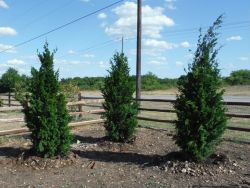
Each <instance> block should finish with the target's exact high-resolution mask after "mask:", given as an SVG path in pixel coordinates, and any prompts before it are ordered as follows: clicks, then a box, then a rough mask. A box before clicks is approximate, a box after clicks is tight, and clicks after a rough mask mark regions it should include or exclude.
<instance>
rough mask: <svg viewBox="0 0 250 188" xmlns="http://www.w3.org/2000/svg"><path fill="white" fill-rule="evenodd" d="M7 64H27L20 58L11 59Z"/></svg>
mask: <svg viewBox="0 0 250 188" xmlns="http://www.w3.org/2000/svg"><path fill="white" fill-rule="evenodd" d="M7 64H8V65H13V66H19V65H25V62H24V61H23V60H20V59H11V60H8V61H7Z"/></svg>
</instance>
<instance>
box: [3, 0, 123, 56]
mask: <svg viewBox="0 0 250 188" xmlns="http://www.w3.org/2000/svg"><path fill="white" fill-rule="evenodd" d="M123 1H124V0H119V1H116V2H114V3H112V4H109V5H107V6H105V7H103V8H100V9H98V10H96V11H93V12H91V13H89V14H86V15H84V16H81V17H79V18H77V19H75V20H72V21H70V22H68V23H66V24H63V25H61V26H58V27H56V28H54V29H51V30H49V31H47V32H45V33H42V34H40V35H38V36H36V37H33V38H31V39H29V40H26V41H24V42H21V43H19V44H15V45H13V46H12V47H11V48H7V49H5V50H2V51H0V53H3V52H6V51H8V50H11V49H13V48H16V47H19V46H22V45H24V44H27V43H29V42H31V41H33V40H36V39H38V38H41V37H43V36H46V35H48V34H50V33H52V32H55V31H58V30H60V29H63V28H65V27H67V26H69V25H71V24H73V23H76V22H78V21H80V20H82V19H84V18H87V17H89V16H92V15H94V14H96V13H98V12H101V11H103V10H105V9H108V8H110V7H112V6H114V5H116V4H119V3H121V2H123Z"/></svg>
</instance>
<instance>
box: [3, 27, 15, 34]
mask: <svg viewBox="0 0 250 188" xmlns="http://www.w3.org/2000/svg"><path fill="white" fill-rule="evenodd" d="M4 35H6V36H15V35H17V32H16V30H15V29H13V28H11V27H0V36H4Z"/></svg>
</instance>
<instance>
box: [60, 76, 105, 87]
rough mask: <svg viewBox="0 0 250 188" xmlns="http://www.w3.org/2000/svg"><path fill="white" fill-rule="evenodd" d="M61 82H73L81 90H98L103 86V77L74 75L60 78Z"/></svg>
mask: <svg viewBox="0 0 250 188" xmlns="http://www.w3.org/2000/svg"><path fill="white" fill-rule="evenodd" d="M61 82H62V84H68V83H74V84H76V86H78V87H79V88H80V89H81V90H99V89H100V88H101V87H102V86H103V82H104V78H103V77H84V78H80V77H75V78H67V79H62V81H61Z"/></svg>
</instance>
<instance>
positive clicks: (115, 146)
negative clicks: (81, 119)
mask: <svg viewBox="0 0 250 188" xmlns="http://www.w3.org/2000/svg"><path fill="white" fill-rule="evenodd" d="M172 136H173V132H171V131H168V130H166V131H163V130H152V129H146V128H138V132H137V137H136V139H135V141H134V142H133V143H125V144H121V143H114V142H111V141H109V140H107V138H106V137H105V131H104V129H103V127H101V126H91V127H86V128H84V129H82V130H78V131H77V132H75V139H76V142H75V143H74V144H72V148H71V151H70V152H69V154H68V155H67V156H65V157H54V158H52V159H43V158H40V157H37V156H34V155H32V153H31V152H30V147H31V142H30V140H29V139H23V138H22V139H18V138H16V139H12V140H11V141H8V142H6V143H3V144H2V145H1V146H0V168H1V170H0V187H214V186H221V187H250V166H249V157H250V144H247V143H245V144H244V143H235V142H232V141H224V142H223V143H222V144H221V145H220V146H219V148H218V149H217V151H216V152H215V154H214V155H212V156H211V157H210V158H209V159H208V160H207V161H205V162H203V163H195V162H192V161H188V160H187V159H186V158H185V157H184V155H183V154H182V153H181V152H180V151H179V148H178V147H177V146H176V145H175V144H174V141H173V139H172Z"/></svg>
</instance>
